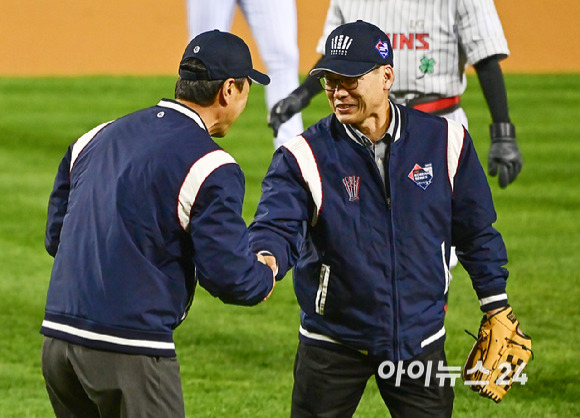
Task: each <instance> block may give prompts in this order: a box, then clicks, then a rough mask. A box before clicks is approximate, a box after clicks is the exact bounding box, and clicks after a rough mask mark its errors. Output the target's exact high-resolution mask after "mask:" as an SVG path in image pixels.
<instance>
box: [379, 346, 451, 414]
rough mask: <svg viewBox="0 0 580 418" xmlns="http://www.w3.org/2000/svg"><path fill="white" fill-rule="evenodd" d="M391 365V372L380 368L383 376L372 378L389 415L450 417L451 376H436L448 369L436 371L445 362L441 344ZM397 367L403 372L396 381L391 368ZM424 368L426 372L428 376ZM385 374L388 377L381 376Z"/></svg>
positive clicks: (395, 373) (394, 372)
mask: <svg viewBox="0 0 580 418" xmlns="http://www.w3.org/2000/svg"><path fill="white" fill-rule="evenodd" d="M391 364H392V365H393V366H392V367H393V372H392V373H389V372H390V371H391V370H390V369H387V368H384V369H385V370H383V377H381V375H380V374H379V372H377V373H376V374H375V378H376V381H377V386H378V387H379V391H380V392H381V396H382V398H383V400H384V402H385V404H386V405H387V407H388V408H389V412H390V413H391V416H392V417H393V418H406V417H414V418H447V417H451V415H452V412H453V400H454V397H455V395H454V393H453V387H452V384H451V379H449V378H446V379H443V378H440V377H441V376H442V375H444V374H446V373H448V372H446V371H445V369H441V370H439V369H440V365H441V366H443V367H445V366H446V365H447V360H446V358H445V351H444V349H443V346H441V347H440V348H438V349H436V350H434V351H431V352H428V353H423V354H420V355H419V356H417V357H415V358H413V359H411V360H407V361H404V362H402V364H399V363H397V362H393V363H391ZM411 364H413V366H412V370H413V374H412V376H413V377H409V371H410V367H411V366H410V365H411ZM419 364H421V365H422V370H423V373H419V371H420V370H421V366H419ZM429 364H430V365H431V366H429ZM397 367H398V368H400V369H402V370H403V371H404V372H405V373H404V374H403V373H400V377H399V379H400V381H399V382H398V383H397V376H398V375H399V373H397V371H395V369H396V368H397ZM427 370H429V373H430V374H429V375H428V376H427V373H428V372H427ZM385 374H386V375H390V376H391V377H389V378H387V379H385V378H384V377H386V376H385ZM438 375H439V377H438ZM415 376H417V377H415ZM425 382H427V386H425Z"/></svg>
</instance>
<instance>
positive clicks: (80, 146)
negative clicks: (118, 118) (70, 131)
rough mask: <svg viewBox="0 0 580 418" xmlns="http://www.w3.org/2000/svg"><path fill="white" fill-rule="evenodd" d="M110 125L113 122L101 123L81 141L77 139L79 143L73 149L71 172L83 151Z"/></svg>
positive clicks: (81, 138) (82, 137)
mask: <svg viewBox="0 0 580 418" xmlns="http://www.w3.org/2000/svg"><path fill="white" fill-rule="evenodd" d="M110 123H111V122H105V123H101V124H100V125H99V126H97V127H95V128H93V129H91V130H90V131H88V132H87V133H86V134H84V135H83V136H81V137H80V138H79V139H77V141H76V142H75V143H74V144H73V147H72V153H71V159H70V167H69V172H70V171H72V168H73V165H74V164H75V161H76V160H77V158H78V156H79V155H80V153H81V151H82V150H83V149H84V148H85V147H86V146H87V145H88V143H89V142H91V140H92V139H93V138H94V137H95V136H97V134H98V133H99V132H100V131H101V129H103V128H104V127H105V126H107V125H108V124H110Z"/></svg>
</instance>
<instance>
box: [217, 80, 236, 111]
mask: <svg viewBox="0 0 580 418" xmlns="http://www.w3.org/2000/svg"><path fill="white" fill-rule="evenodd" d="M235 88H236V84H235V80H234V79H233V78H228V79H227V80H226V81H224V84H223V85H222V87H221V89H220V91H219V92H218V98H219V103H220V104H222V105H227V104H228V103H229V102H230V101H231V99H232V95H233V94H234V89H235Z"/></svg>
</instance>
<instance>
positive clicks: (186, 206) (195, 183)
mask: <svg viewBox="0 0 580 418" xmlns="http://www.w3.org/2000/svg"><path fill="white" fill-rule="evenodd" d="M225 164H237V163H236V161H235V160H234V158H233V157H232V156H231V155H230V154H228V153H227V152H225V151H223V150H216V151H213V152H210V153H208V154H206V155H204V156H203V157H201V158H200V159H199V160H197V161H196V162H195V163H194V164H193V165H192V166H191V168H190V170H189V173H188V174H187V176H186V177H185V181H184V182H183V184H182V186H181V190H180V191H179V199H178V201H177V214H178V216H179V223H180V224H181V227H182V228H183V229H184V230H186V231H189V219H190V217H191V208H193V205H194V204H195V199H196V198H197V194H198V193H199V189H200V188H201V185H202V184H203V182H204V181H205V179H206V178H208V176H209V175H210V174H211V173H213V172H214V171H215V170H216V169H217V168H219V167H221V166H222V165H225Z"/></svg>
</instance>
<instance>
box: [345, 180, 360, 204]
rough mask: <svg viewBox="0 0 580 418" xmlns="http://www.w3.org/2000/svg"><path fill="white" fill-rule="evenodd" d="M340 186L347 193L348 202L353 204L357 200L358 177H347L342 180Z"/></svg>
mask: <svg viewBox="0 0 580 418" xmlns="http://www.w3.org/2000/svg"><path fill="white" fill-rule="evenodd" d="M342 184H344V187H345V188H346V191H347V193H348V201H349V202H355V201H357V200H358V199H359V197H358V190H359V187H360V177H359V176H348V177H345V178H343V179H342Z"/></svg>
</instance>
